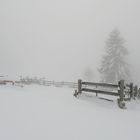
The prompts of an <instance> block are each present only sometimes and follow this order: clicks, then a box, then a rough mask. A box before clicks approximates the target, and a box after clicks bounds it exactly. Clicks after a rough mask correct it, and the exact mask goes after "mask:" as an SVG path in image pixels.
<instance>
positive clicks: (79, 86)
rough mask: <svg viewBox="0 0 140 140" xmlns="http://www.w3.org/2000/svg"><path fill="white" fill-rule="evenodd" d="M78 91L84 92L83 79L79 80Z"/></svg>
mask: <svg viewBox="0 0 140 140" xmlns="http://www.w3.org/2000/svg"><path fill="white" fill-rule="evenodd" d="M78 93H79V94H81V93H82V80H81V79H79V80H78Z"/></svg>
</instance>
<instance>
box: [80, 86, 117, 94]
mask: <svg viewBox="0 0 140 140" xmlns="http://www.w3.org/2000/svg"><path fill="white" fill-rule="evenodd" d="M82 91H85V92H94V93H101V94H106V95H113V96H119V93H117V92H110V91H102V90H94V89H88V88H82Z"/></svg>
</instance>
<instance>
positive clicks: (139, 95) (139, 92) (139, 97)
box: [138, 88, 140, 99]
mask: <svg viewBox="0 0 140 140" xmlns="http://www.w3.org/2000/svg"><path fill="white" fill-rule="evenodd" d="M138 99H140V88H139V91H138Z"/></svg>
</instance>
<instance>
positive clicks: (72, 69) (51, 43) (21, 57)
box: [0, 0, 140, 83]
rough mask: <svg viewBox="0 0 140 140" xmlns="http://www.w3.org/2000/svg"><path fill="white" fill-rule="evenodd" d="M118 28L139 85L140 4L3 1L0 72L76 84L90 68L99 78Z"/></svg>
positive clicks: (130, 0) (135, 0) (128, 0)
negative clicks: (107, 46) (109, 41)
mask: <svg viewBox="0 0 140 140" xmlns="http://www.w3.org/2000/svg"><path fill="white" fill-rule="evenodd" d="M116 27H117V28H118V29H119V30H120V32H121V35H122V36H123V38H124V39H125V40H126V44H125V45H126V47H127V48H128V50H129V52H130V57H129V59H130V60H129V62H130V64H131V65H132V75H133V76H134V80H135V81H136V82H138V81H139V79H140V78H139V72H140V63H139V58H140V48H139V47H140V1H139V0H104V1H103V0H69V1H67V0H22V1H21V0H1V1H0V73H1V74H8V75H32V76H35V75H38V76H45V77H48V78H49V79H57V80H58V79H59V80H63V79H67V80H73V79H74V80H76V79H77V78H79V77H80V76H81V75H82V73H83V72H84V70H85V69H86V67H90V68H91V69H93V71H94V73H95V75H97V74H96V71H97V67H98V66H99V64H100V59H101V57H102V55H103V54H104V47H105V41H106V40H107V38H108V35H109V33H110V32H111V31H112V30H113V29H114V28H116ZM139 83H140V82H139Z"/></svg>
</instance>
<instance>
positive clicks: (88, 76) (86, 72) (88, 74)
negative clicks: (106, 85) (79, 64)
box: [83, 67, 94, 82]
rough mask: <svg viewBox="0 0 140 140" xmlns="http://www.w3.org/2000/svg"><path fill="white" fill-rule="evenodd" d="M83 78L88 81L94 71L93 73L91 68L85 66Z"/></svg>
mask: <svg viewBox="0 0 140 140" xmlns="http://www.w3.org/2000/svg"><path fill="white" fill-rule="evenodd" d="M83 78H84V80H86V81H88V82H90V81H92V80H93V78H94V73H93V71H92V69H90V68H89V67H88V68H86V70H85V72H84V76H83Z"/></svg>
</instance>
